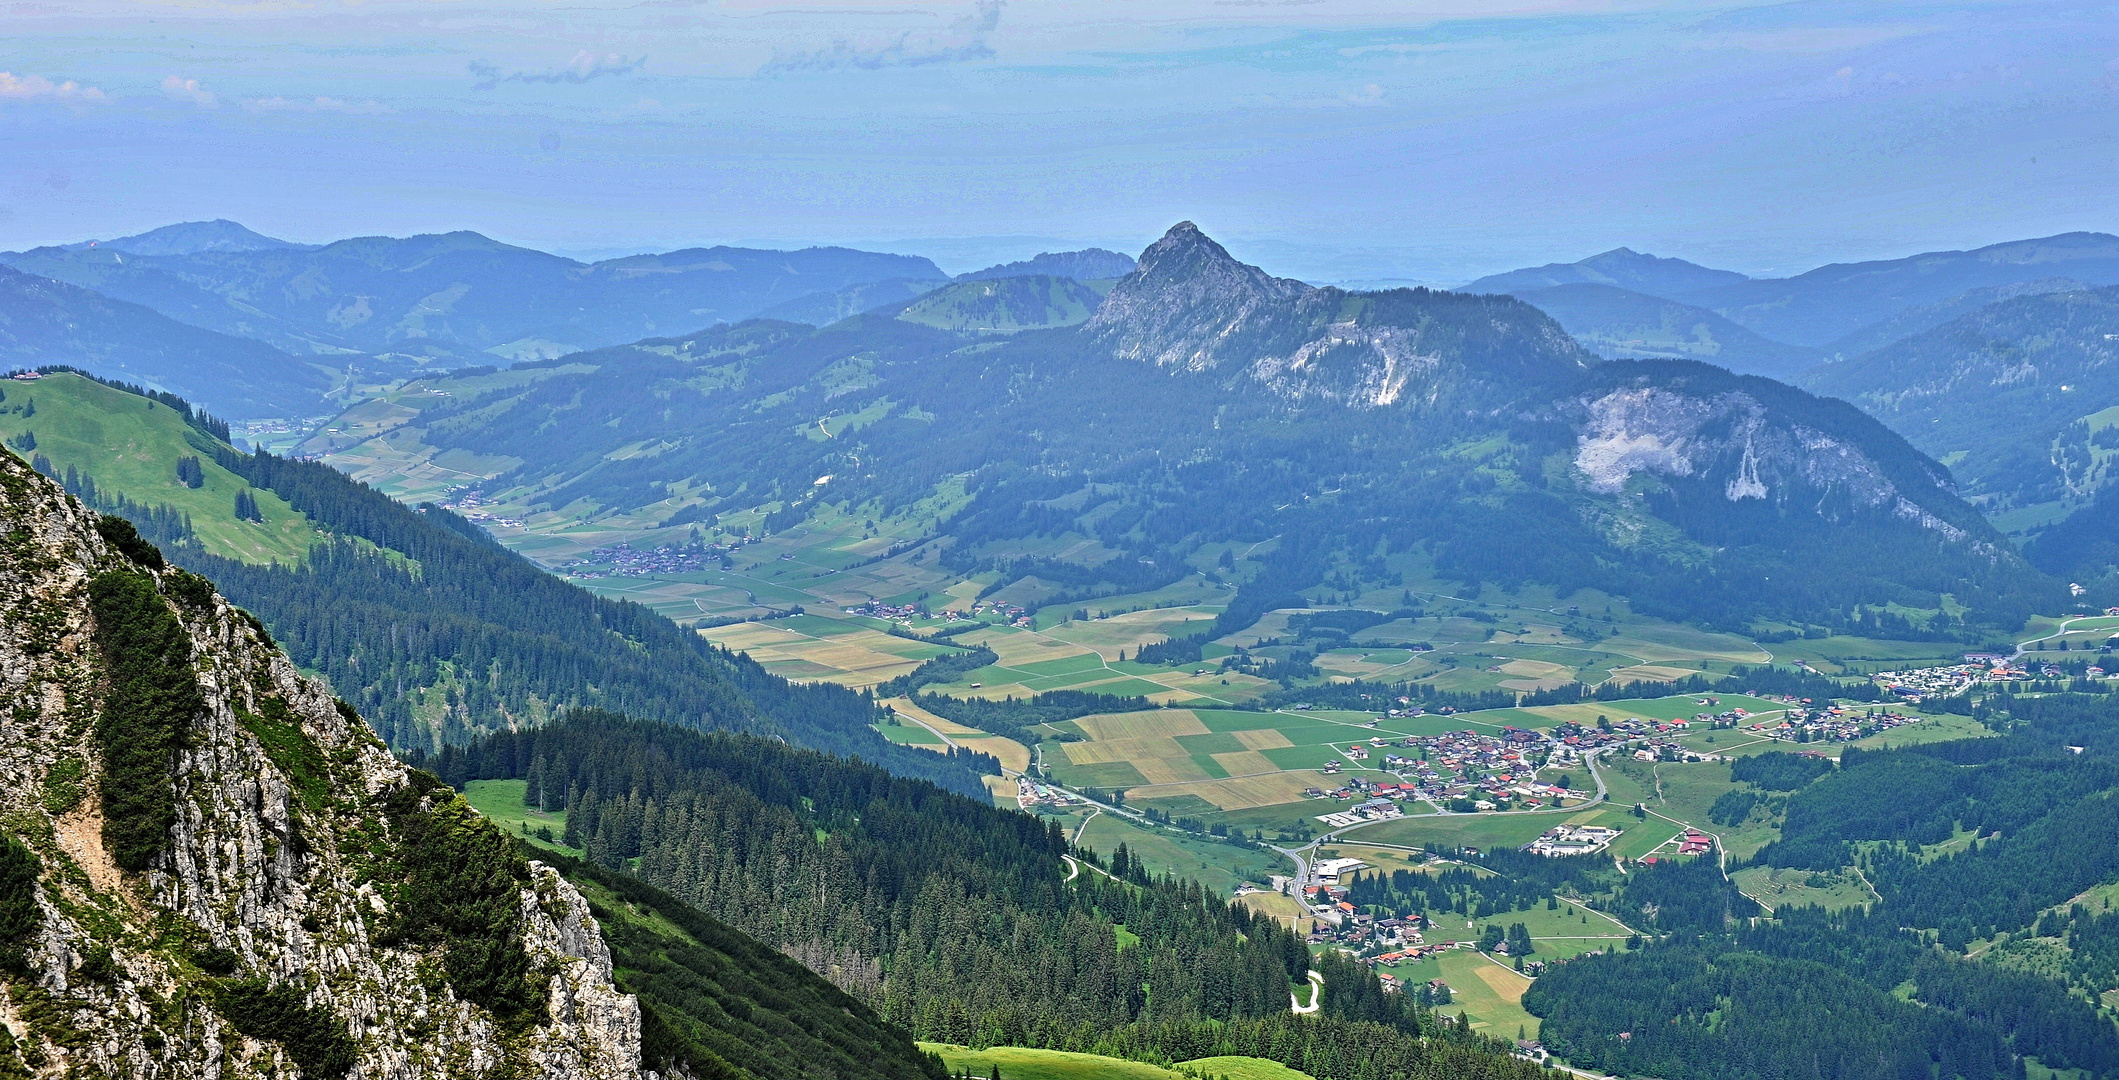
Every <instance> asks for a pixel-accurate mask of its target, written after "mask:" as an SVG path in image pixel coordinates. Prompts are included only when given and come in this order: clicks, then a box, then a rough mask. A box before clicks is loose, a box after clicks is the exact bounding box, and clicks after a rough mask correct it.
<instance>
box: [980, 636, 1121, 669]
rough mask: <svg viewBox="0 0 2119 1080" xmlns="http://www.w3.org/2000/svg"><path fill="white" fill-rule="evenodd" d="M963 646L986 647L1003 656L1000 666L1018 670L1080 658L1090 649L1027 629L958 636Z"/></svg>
mask: <svg viewBox="0 0 2119 1080" xmlns="http://www.w3.org/2000/svg"><path fill="white" fill-rule="evenodd" d="M956 640H957V642H958V643H959V644H964V645H984V646H986V647H987V648H989V649H992V650H993V651H994V654H995V655H996V656H999V657H1000V666H1001V667H1018V666H1020V665H1023V664H1036V663H1040V662H1042V661H1046V660H1060V659H1064V658H1066V657H1069V656H1079V655H1081V654H1083V653H1086V652H1088V651H1089V650H1087V649H1084V648H1082V647H1081V646H1079V645H1070V644H1068V643H1067V642H1064V641H1060V640H1057V639H1055V638H1049V637H1046V636H1044V635H1043V634H1036V633H1032V632H1030V631H1028V630H999V629H996V630H976V631H973V632H971V633H969V634H962V635H959V636H958V637H957V639H956Z"/></svg>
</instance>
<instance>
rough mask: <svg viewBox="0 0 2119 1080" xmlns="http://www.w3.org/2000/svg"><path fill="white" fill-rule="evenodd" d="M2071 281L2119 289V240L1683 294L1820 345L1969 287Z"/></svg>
mask: <svg viewBox="0 0 2119 1080" xmlns="http://www.w3.org/2000/svg"><path fill="white" fill-rule="evenodd" d="M2049 278H2070V279H2073V280H2076V281H2080V282H2083V283H2085V284H2088V285H2113V284H2119V236H2112V235H2109V234H2106V233H2092V232H2074V233H2062V234H2060V235H2058V236H2047V237H2041V238H2038V239H2032V240H2012V241H2009V242H2007V243H2001V244H1990V245H1988V246H1986V247H1982V248H1974V249H1972V250H1970V251H1930V252H1925V253H1922V254H1919V255H1911V256H1907V257H1906V258H1902V259H1884V260H1877V261H1873V262H1859V263H1834V264H1831V265H1829V266H1820V267H1818V268H1817V269H1815V270H1811V271H1809V272H1807V273H1802V274H1797V275H1796V276H1794V277H1790V278H1773V279H1757V280H1752V281H1746V282H1742V283H1738V284H1732V285H1725V286H1720V287H1717V288H1712V289H1705V290H1701V291H1698V292H1694V293H1691V294H1688V295H1686V296H1685V297H1683V298H1682V299H1684V300H1685V301H1686V302H1687V303H1691V304H1697V305H1699V306H1701V307H1705V308H1710V309H1712V310H1714V311H1716V312H1719V313H1721V314H1722V315H1723V316H1725V317H1727V318H1728V319H1729V320H1731V321H1732V322H1736V323H1738V324H1740V325H1743V326H1746V327H1749V328H1750V329H1751V330H1753V331H1755V332H1757V333H1759V334H1762V335H1764V336H1766V337H1768V338H1771V339H1773V340H1775V341H1785V342H1788V343H1790V344H1794V345H1808V346H1814V347H1823V346H1827V345H1830V344H1832V343H1833V342H1834V341H1836V340H1838V339H1840V338H1843V337H1846V336H1848V335H1851V334H1854V333H1856V332H1858V331H1860V330H1861V329H1862V328H1864V327H1866V326H1869V325H1872V324H1875V323H1878V322H1882V321H1884V320H1886V319H1889V318H1891V317H1893V316H1895V315H1897V314H1899V313H1900V312H1903V311H1905V310H1906V309H1908V308H1914V307H1919V306H1921V305H1926V304H1935V303H1940V302H1944V301H1948V300H1950V299H1951V298H1952V297H1956V296H1958V295H1959V294H1962V293H1965V292H1968V291H1970V290H1974V289H1986V288H1993V287H1997V286H2008V285H2015V284H2020V283H2024V282H2032V281H2039V280H2044V279H2049Z"/></svg>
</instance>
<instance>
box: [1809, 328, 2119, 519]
mask: <svg viewBox="0 0 2119 1080" xmlns="http://www.w3.org/2000/svg"><path fill="white" fill-rule="evenodd" d="M1798 381H1799V382H1801V383H1802V384H1803V385H1804V386H1805V387H1807V388H1809V389H1811V390H1814V391H1816V392H1818V393H1821V394H1829V395H1831V396H1833V397H1839V398H1845V399H1846V400H1848V401H1852V402H1854V403H1855V404H1857V405H1860V406H1861V407H1862V408H1863V409H1865V410H1867V411H1868V412H1869V413H1871V414H1872V415H1874V416H1876V417H1878V418H1879V419H1881V420H1883V421H1884V422H1885V423H1887V424H1890V425H1891V426H1892V427H1893V428H1894V429H1895V430H1898V431H1900V432H1903V433H1904V434H1905V436H1906V437H1907V438H1908V439H1910V440H1912V441H1913V443H1914V444H1915V445H1917V446H1919V447H1920V448H1921V449H1923V450H1926V451H1927V452H1928V453H1930V454H1934V455H1936V456H1938V457H1940V456H1942V455H1945V454H1951V453H1959V458H1958V460H1957V461H1956V464H1955V466H1954V471H1955V472H1956V473H1957V475H1958V476H1959V477H1961V478H1962V479H1963V480H1964V482H1965V484H1966V487H1967V490H1968V491H1971V492H1975V493H1978V494H1981V495H1987V496H1990V497H1991V499H1992V505H1993V506H1995V507H1996V508H2006V507H2010V506H2025V505H2030V504H2034V503H2043V502H2051V501H2054V500H2057V499H2063V498H2065V499H2075V500H2080V499H2086V498H2088V497H2089V496H2090V495H2092V494H2094V493H2095V492H2097V491H2099V490H2101V489H2103V488H2104V487H2106V486H2107V485H2108V484H2109V483H2110V481H2111V479H2112V473H2111V466H2110V464H2109V461H2108V459H2109V458H2110V457H2111V456H2112V451H2113V449H2115V448H2119V433H2114V434H2111V435H2107V434H2105V433H2104V432H2105V431H2106V429H2107V428H2109V427H2111V426H2112V423H2113V420H2112V418H2109V417H2107V416H2105V415H2103V414H2104V412H2105V411H2106V410H2108V409H2109V408H2110V407H2111V406H2112V405H2113V404H2114V403H2119V287H2113V288H2103V289H2082V290H2075V291H2070V292H2056V293H2045V294H2040V295H2033V296H2020V297H2016V298H2014V299H2009V300H2003V301H2000V302H1997V303H1993V304H1989V305H1987V306H1985V307H1982V308H1979V309H1978V310H1976V311H1973V312H1972V313H1971V314H1968V315H1964V316H1961V317H1959V318H1957V319H1954V320H1952V321H1950V322H1947V323H1944V324H1943V325H1941V326H1938V327H1936V328H1934V329H1932V330H1928V331H1925V332H1923V333H1919V334H1915V335H1913V336H1912V337H1909V338H1906V339H1905V340H1903V341H1900V342H1897V343H1896V344H1892V345H1888V346H1886V347H1884V348H1882V349H1878V350H1876V351H1875V352H1871V353H1868V354H1866V355H1864V356H1860V357H1857V358H1855V359H1852V360H1847V361H1844V362H1841V363H1836V364H1827V365H1825V366H1823V367H1819V368H1817V369H1815V370H1813V371H1809V372H1806V373H1804V374H1803V375H1802V376H1800V377H1799V379H1798ZM2108 443H2109V444H2112V445H2106V444H2108ZM1960 452H1961V453H1960Z"/></svg>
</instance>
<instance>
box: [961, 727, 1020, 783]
mask: <svg viewBox="0 0 2119 1080" xmlns="http://www.w3.org/2000/svg"><path fill="white" fill-rule="evenodd" d="M950 737H951V738H954V739H956V740H957V742H958V743H960V744H961V745H962V746H963V747H964V749H966V750H976V751H978V752H979V753H981V754H992V755H993V756H994V757H996V758H998V759H1000V763H1001V768H1003V769H1007V770H1008V771H1009V772H1026V771H1028V770H1029V768H1030V748H1029V747H1027V746H1024V745H1023V744H1022V743H1019V742H1016V741H1015V740H1014V739H1004V738H1002V737H1000V736H999V735H986V734H983V733H982V734H979V735H975V736H972V737H971V738H968V739H967V738H959V737H957V736H955V735H951V736H950ZM987 779H988V780H991V779H994V778H993V777H990V776H989V777H987Z"/></svg>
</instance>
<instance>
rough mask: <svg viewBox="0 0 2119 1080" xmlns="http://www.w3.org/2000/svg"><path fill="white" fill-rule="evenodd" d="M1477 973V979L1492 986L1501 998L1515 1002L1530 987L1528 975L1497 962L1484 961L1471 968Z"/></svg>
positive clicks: (1520, 998)
mask: <svg viewBox="0 0 2119 1080" xmlns="http://www.w3.org/2000/svg"><path fill="white" fill-rule="evenodd" d="M1473 970H1475V971H1477V972H1478V973H1479V981H1480V982H1483V983H1485V984H1486V985H1488V986H1490V987H1492V988H1493V991H1494V993H1495V994H1496V995H1498V996H1499V997H1500V998H1501V1000H1503V1001H1506V1002H1508V1003H1510V1004H1516V1003H1519V1002H1521V1001H1522V1000H1523V991H1525V990H1528V989H1530V977H1529V976H1526V975H1521V974H1518V973H1516V972H1514V971H1510V970H1509V969H1507V968H1505V967H1502V966H1501V965H1499V964H1494V963H1486V964H1481V965H1479V966H1478V967H1477V968H1475V969H1473Z"/></svg>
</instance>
